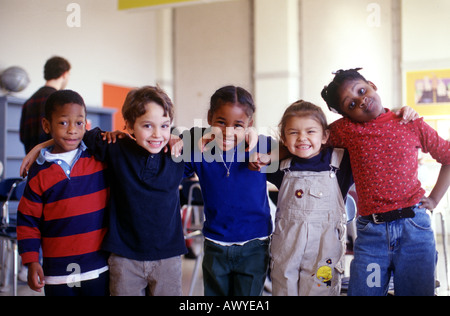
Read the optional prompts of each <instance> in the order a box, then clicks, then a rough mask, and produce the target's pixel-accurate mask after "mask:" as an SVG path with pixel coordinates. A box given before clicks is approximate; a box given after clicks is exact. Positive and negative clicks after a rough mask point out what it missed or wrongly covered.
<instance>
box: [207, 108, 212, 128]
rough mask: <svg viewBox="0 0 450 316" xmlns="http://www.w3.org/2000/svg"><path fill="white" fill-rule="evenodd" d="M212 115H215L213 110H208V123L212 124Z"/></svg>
mask: <svg viewBox="0 0 450 316" xmlns="http://www.w3.org/2000/svg"><path fill="white" fill-rule="evenodd" d="M212 117H213V112H211V110H209V111H208V124H209V125H211V123H212Z"/></svg>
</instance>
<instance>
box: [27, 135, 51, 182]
mask: <svg viewBox="0 0 450 316" xmlns="http://www.w3.org/2000/svg"><path fill="white" fill-rule="evenodd" d="M54 144H55V141H54V140H53V139H50V140H48V141H46V142H44V143H41V144H39V145H36V146H35V147H34V148H33V149H32V150H31V151H30V152H29V153H28V154H27V155H26V156H25V158H23V161H22V164H21V165H20V176H21V177H23V178H25V177H26V176H27V175H28V171H29V170H30V167H31V166H32V165H33V163H34V162H35V161H36V159H37V158H38V157H39V153H40V152H41V150H42V149H44V148H47V147H50V146H53V145H54Z"/></svg>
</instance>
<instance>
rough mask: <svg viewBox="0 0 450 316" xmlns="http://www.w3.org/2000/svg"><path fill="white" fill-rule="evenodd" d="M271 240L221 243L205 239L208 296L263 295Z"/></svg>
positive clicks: (206, 288) (204, 280)
mask: <svg viewBox="0 0 450 316" xmlns="http://www.w3.org/2000/svg"><path fill="white" fill-rule="evenodd" d="M269 244H270V240H269V239H267V240H254V241H250V242H248V243H246V244H245V245H243V246H236V245H235V246H221V245H218V244H216V243H213V242H211V241H209V240H205V256H204V258H203V282H204V288H205V296H260V295H262V292H263V289H264V282H265V280H266V276H267V270H268V267H269Z"/></svg>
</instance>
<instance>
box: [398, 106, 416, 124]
mask: <svg viewBox="0 0 450 316" xmlns="http://www.w3.org/2000/svg"><path fill="white" fill-rule="evenodd" d="M395 114H396V115H397V116H399V117H401V118H402V120H401V121H400V124H408V123H409V122H412V121H415V120H417V119H418V118H419V117H420V116H419V113H417V112H416V111H415V110H414V109H413V108H411V107H409V106H405V107H402V108H401V109H400V110H398V111H397V112H395Z"/></svg>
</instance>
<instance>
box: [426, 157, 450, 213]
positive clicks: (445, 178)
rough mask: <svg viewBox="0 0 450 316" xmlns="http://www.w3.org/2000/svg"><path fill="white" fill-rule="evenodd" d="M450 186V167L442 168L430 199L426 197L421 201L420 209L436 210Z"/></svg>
mask: <svg viewBox="0 0 450 316" xmlns="http://www.w3.org/2000/svg"><path fill="white" fill-rule="evenodd" d="M449 186H450V165H448V166H442V167H441V171H440V172H439V177H438V180H437V182H436V184H435V186H434V188H433V190H432V191H431V193H430V195H429V196H428V197H426V196H424V197H423V198H422V200H421V201H420V202H421V203H422V205H421V206H420V208H426V209H428V210H434V209H435V208H436V206H437V205H438V204H439V202H440V201H441V199H442V197H443V196H444V195H445V193H446V192H447V190H448V187H449Z"/></svg>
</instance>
